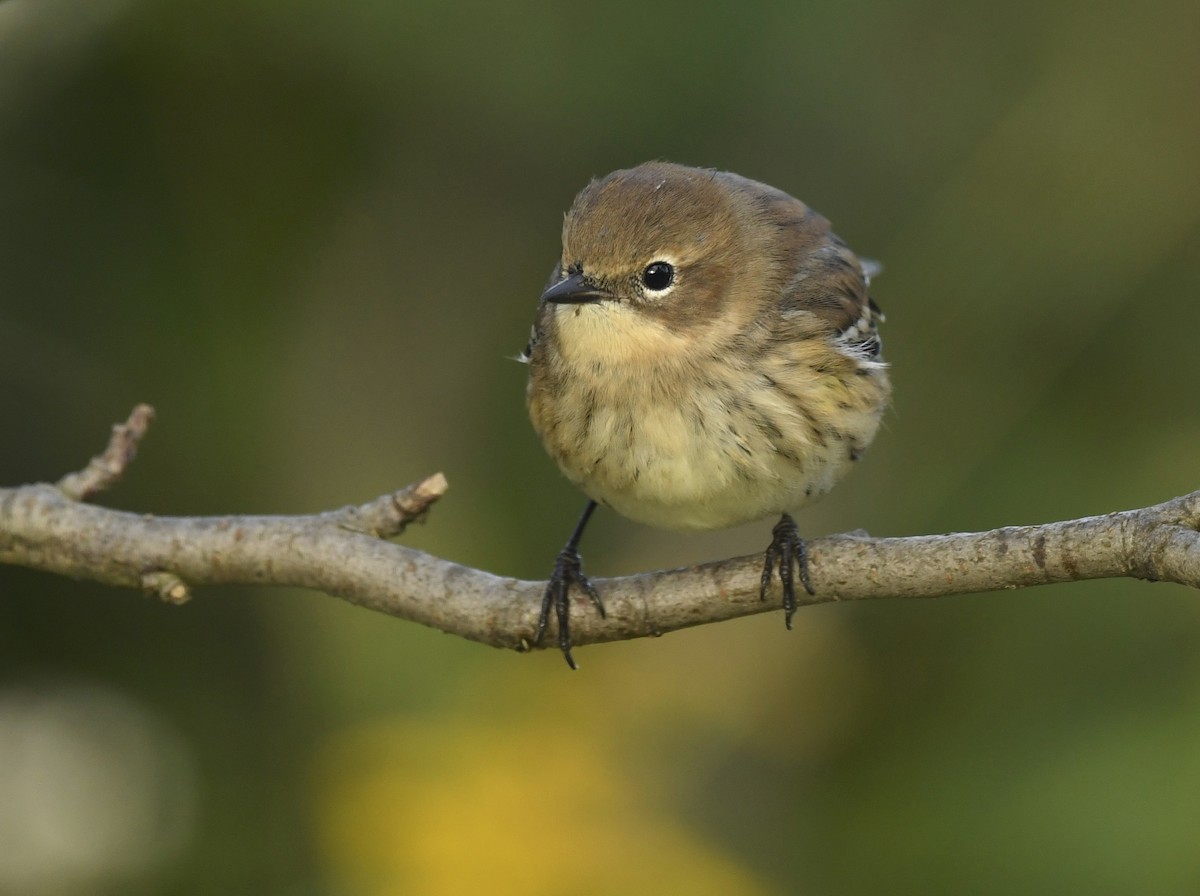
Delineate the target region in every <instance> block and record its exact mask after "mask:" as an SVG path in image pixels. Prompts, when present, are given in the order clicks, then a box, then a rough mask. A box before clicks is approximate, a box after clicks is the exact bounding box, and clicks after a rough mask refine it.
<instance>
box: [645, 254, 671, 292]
mask: <svg viewBox="0 0 1200 896" xmlns="http://www.w3.org/2000/svg"><path fill="white" fill-rule="evenodd" d="M674 282H675V267H674V266H673V265H670V264H668V263H667V262H665V261H652V262H651V263H650V264H648V265H646V270H644V271H642V283H644V284H646V289H648V290H650V291H651V292H662V291H663V290H664V289H666V288H667V287H668V286H670V285H671V284H672V283H674Z"/></svg>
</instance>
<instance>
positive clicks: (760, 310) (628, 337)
mask: <svg viewBox="0 0 1200 896" xmlns="http://www.w3.org/2000/svg"><path fill="white" fill-rule="evenodd" d="M877 270H878V266H877V265H876V264H875V263H874V262H870V261H864V260H862V259H860V258H859V257H858V256H857V255H855V253H854V252H853V251H851V249H850V248H849V247H848V246H847V245H846V243H844V242H843V241H842V240H841V239H840V238H839V237H838V236H836V235H835V234H834V233H833V232H832V230H831V229H830V223H829V222H828V221H827V220H826V219H825V218H823V217H822V216H821V215H820V214H818V213H817V212H815V211H813V210H812V209H810V208H809V207H808V206H807V205H805V204H804V203H803V202H801V201H800V200H798V199H795V198H793V197H792V196H790V195H789V194H787V193H785V192H783V191H782V190H778V189H776V188H774V187H771V186H768V185H766V184H764V183H760V182H758V181H754V180H751V179H749V178H746V177H742V176H740V175H738V174H733V173H731V172H726V171H719V170H715V169H708V168H694V167H690V166H686V165H680V164H675V163H671V162H665V161H652V162H647V163H644V164H641V165H637V166H636V167H633V168H628V169H622V170H618V171H614V172H612V173H611V174H608V175H606V176H604V177H600V178H595V179H593V180H592V181H591V182H590V183H589V184H588V185H587V186H586V187H584V189H583V190H581V191H580V192H579V194H578V195H577V196H576V197H575V199H574V201H573V203H572V204H571V206H570V209H569V211H568V212H567V213H566V215H565V216H564V219H563V228H562V253H561V256H560V258H559V260H558V262H557V263H556V264H555V266H554V269H553V271H552V272H551V275H550V278H549V280H548V281H547V283H546V286H545V288H544V290H543V291H542V294H541V299H540V302H539V303H538V307H537V313H536V317H535V321H534V325H533V328H532V333H531V336H530V340H529V344H528V346H527V347H526V349H525V351H524V353H522V355H521V356H520V357H519V359H520V360H522V361H524V362H525V363H527V365H528V382H527V388H526V404H527V406H528V410H529V416H530V419H531V421H532V423H533V427H534V429H535V430H536V432H537V434H538V436H539V437H540V439H541V441H542V444H543V445H544V447H545V449H546V451H547V452H548V453H549V455H550V456H551V457H552V458H553V459H554V461H555V462H556V463H557V465H558V467H559V468H560V469H561V471H562V472H563V473H564V474H565V475H566V477H567V478H568V479H569V480H570V481H571V482H572V483H574V484H575V485H576V486H577V487H578V488H579V489H580V490H581V491H582V492H583V493H584V494H585V495H586V496H587V499H588V501H587V504H586V505H585V507H584V510H583V513H582V514H581V516H580V518H579V521H578V523H577V524H576V527H575V529H574V530H573V532H572V533H571V536H570V538H569V539H568V540H567V543H566V545H565V546H564V547H563V549H562V551H561V552H560V553H559V554H558V556H557V558H556V560H555V564H554V569H553V572H552V574H551V576H550V579H549V581H548V583H547V587H546V590H545V593H544V595H543V598H542V603H541V608H540V614H539V619H538V626H537V630H536V633H535V635H534V641H533V643H534V644H535V645H538V644H540V643H541V642H542V640H543V638H544V636H545V633H546V630H547V628H548V625H549V620H550V613H551V610H552V609H553V611H554V613H555V615H556V617H557V622H558V642H559V643H558V646H559V648H560V649H561V651H562V654H563V656H564V658H565V659H566V662H567V665H569V666H570V667H571V668H572V669H574V668H576V667H577V664H576V662H575V660H574V658H573V656H572V652H571V648H572V643H571V635H570V611H571V603H570V600H571V593H572V591H575V592H577V593H581V594H582V595H583V596H586V597H587V598H588V599H590V601H591V603H592V604H593V605H594V607H595V609H596V611H597V612H598V613H599V615H600V616H601V617H603V616H604V603H603V600H602V599H601V595H600V594H599V592H598V591H597V589H596V588H595V586H594V585H593V584H592V583H591V581H590V580H589V579H588V577H587V576H586V575H585V574H584V572H583V561H582V557H581V555H580V552H579V544H580V540H581V538H582V535H583V532H584V529H585V527H586V526H587V524H588V521H589V519H590V518H591V516H592V513H593V511H595V509H596V507H597V506H600V505H603V506H604V507H608V508H611V509H613V510H615V511H616V512H617V513H619V514H621V515H622V516H625V517H627V518H628V519H631V520H634V521H636V522H639V523H644V524H648V525H650V526H656V527H660V528H666V529H675V530H685V531H686V530H708V529H721V528H726V527H730V526H735V525H739V524H742V523H747V522H750V521H754V520H761V519H765V518H768V517H778V522H777V523H776V524H775V526H774V528H773V529H772V539H771V542H770V544H769V546H768V547H767V549H766V551H765V553H764V561H763V571H762V577H761V584H760V597H761V598H762V599H763V600H765V599H766V598H767V595H768V592H769V590H770V589H771V587H772V583H773V581H774V576H775V572H776V570H777V571H778V574H779V579H780V584H781V588H782V593H783V594H782V596H783V608H784V618H785V623H786V625H787V627H788V628H789V629H790V628H791V627H792V615H793V613H794V612H795V610H796V578H797V577H798V578H799V580H800V583H801V585H802V586H803V587H804V589H805V590H806V591H807V592H808V593H809V594H813V593H815V592H814V591H813V587H812V583H811V579H810V577H809V571H808V555H807V550H806V547H805V543H804V540H803V539H802V538H801V537H800V534H799V531H798V528H797V526H796V523H795V520H794V519H793V518H792V516H791V511H793V510H795V509H797V508H799V507H801V506H802V505H804V504H806V503H808V502H810V501H812V500H814V499H816V498H818V497H820V496H822V495H824V494H825V493H827V492H828V491H829V490H830V489H831V488H832V487H833V485H834V483H836V482H837V481H838V480H839V479H840V478H841V477H842V476H843V475H844V474H845V473H846V472H847V471H848V470H849V469H850V468H851V467H852V466H853V465H854V463H855V462H856V461H857V460H858V459H859V458H860V457H861V456H862V454H863V452H864V451H865V450H866V448H867V446H868V445H869V444H870V443H871V441H872V440H873V438H874V437H875V434H876V431H877V430H878V428H879V424H880V419H881V417H882V415H883V413H884V410H885V408H886V406H887V404H888V403H889V401H890V396H891V385H890V381H889V377H888V368H887V365H886V364H885V362H884V361H883V357H882V343H881V342H880V337H879V329H878V324H879V322H880V321H881V320H882V318H883V315H882V313H881V311H880V309H879V306H878V305H876V303H875V302H874V300H873V299H872V298H871V297H870V295H869V286H870V282H871V277H872V275H873V274H875V273H876V272H877Z"/></svg>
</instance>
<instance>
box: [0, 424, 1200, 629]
mask: <svg viewBox="0 0 1200 896" xmlns="http://www.w3.org/2000/svg"><path fill="white" fill-rule="evenodd" d="M143 407H144V406H143ZM140 410H141V408H139V411H140ZM134 417H136V418H138V420H139V421H140V423H139V424H138V425H136V426H135V425H134V418H131V421H130V423H129V424H127V425H126V429H125V431H123V432H121V433H118V432H116V430H114V436H113V443H114V444H115V443H118V442H119V443H121V445H122V446H124V447H121V448H114V447H113V445H112V444H110V446H109V450H107V451H106V452H105V453H104V454H103V455H101V456H100V458H106V457H109V456H110V455H111V457H110V459H109V460H101V459H98V460H97V461H93V463H92V464H89V466H88V469H87V470H85V471H83V472H82V473H80V474H75V477H78V479H76V478H75V477H67V478H66V479H64V480H63V482H62V483H60V485H59V486H57V487H56V486H52V485H45V484H42V485H29V486H22V487H19V488H11V489H0V562H3V563H12V564H18V565H22V566H28V567H32V568H35V569H42V570H46V571H49V572H55V573H59V574H62V575H69V576H73V577H76V578H82V579H90V580H93V581H97V582H103V583H107V584H110V585H120V586H126V587H133V588H140V589H144V590H147V591H149V592H150V593H153V594H157V595H158V596H160V597H161V598H163V599H164V600H168V601H171V602H174V603H180V602H183V601H185V600H187V598H188V596H189V593H190V589H191V588H194V587H195V586H199V585H221V584H252V585H286V586H298V587H304V588H313V589H317V590H320V591H324V592H327V593H329V594H332V595H336V596H338V597H342V598H344V599H346V600H348V601H351V602H353V603H355V604H359V605H361V606H364V607H369V608H371V609H374V610H379V611H381V612H384V613H389V614H391V615H394V616H399V617H401V618H404V619H408V620H411V621H414V622H419V623H421V624H423V625H428V626H431V627H433V628H436V629H440V630H441V631H445V632H450V633H453V634H457V635H461V636H462V637H465V638H470V639H471V640H474V641H480V642H482V643H485V644H491V645H493V646H497V647H509V648H516V649H526V648H528V646H529V644H528V641H529V639H530V638H531V636H532V634H533V631H534V629H535V627H536V623H537V616H538V608H539V606H540V601H541V595H542V592H543V590H544V587H545V584H544V583H542V582H529V581H522V580H518V579H510V578H501V577H499V576H494V575H491V574H490V573H487V572H483V571H481V570H477V569H470V568H467V567H464V566H459V565H457V564H455V563H451V562H449V561H447V560H442V559H440V558H438V557H433V556H430V555H429V554H425V553H422V552H421V551H416V550H413V549H411V548H407V547H403V546H401V545H397V544H391V543H388V542H385V541H382V540H380V539H381V538H386V537H391V536H393V535H396V534H398V533H400V532H402V531H403V529H404V527H405V526H406V525H407V524H408V523H409V522H411V521H413V520H415V519H419V518H421V517H422V516H423V515H424V514H425V513H426V512H427V511H428V509H429V507H430V506H431V505H432V504H433V503H434V502H435V501H436V500H437V499H438V498H439V497H440V496H441V495H442V494H443V493H444V492H445V490H446V480H445V478H444V477H443V476H442V475H441V474H440V473H439V474H435V475H433V476H430V477H428V478H426V479H424V480H421V481H419V482H417V483H414V484H413V485H410V486H409V487H407V488H405V489H402V490H400V491H398V492H396V493H394V494H391V495H385V496H383V497H381V498H377V499H375V500H374V501H371V502H369V503H367V504H363V505H361V506H357V507H347V508H343V509H341V510H335V511H330V512H327V513H321V514H316V515H312V516H287V517H284V516H228V517H155V516H148V515H141V514H133V513H126V512H122V511H116V510H109V509H105V508H100V507H92V506H89V505H86V504H83V503H80V501H79V500H77V498H78V497H80V496H84V495H88V494H92V493H94V492H95V491H96V490H97V488H102V487H104V486H105V485H107V484H108V483H110V482H111V481H113V479H114V478H115V476H117V475H119V474H120V471H121V469H123V468H124V466H125V465H126V464H127V463H128V460H129V458H130V457H132V445H136V442H137V439H138V438H140V436H141V434H142V433H143V432H144V430H145V425H146V423H147V422H148V421H149V409H148V408H146V409H145V411H144V412H142V413H141V415H140V416H139V413H138V411H135V414H134ZM118 429H121V428H119V427H118ZM112 458H115V460H114V459H112ZM93 467H95V468H97V469H98V470H99V472H97V473H89V471H91V470H92V469H93ZM79 480H82V481H83V484H82V485H80V482H79ZM97 483H99V485H97ZM1198 529H1200V491H1198V492H1193V493H1192V494H1190V495H1184V496H1183V497H1180V498H1175V499H1174V500H1171V501H1167V502H1166V503H1163V504H1158V505H1155V506H1153V507H1146V508H1143V509H1140V510H1129V511H1122V512H1118V513H1110V514H1105V515H1103V516H1095V517H1088V518H1085V519H1078V520H1069V521H1065V522H1057V523H1047V524H1044V525H1038V526H1018V527H1010V528H1004V529H997V530H994V531H991V532H979V533H966V534H963V533H959V534H951V535H929V536H918V537H911V538H870V537H867V536H863V535H857V534H855V535H840V536H832V537H828V538H818V539H813V540H811V541H809V542H808V548H809V565H810V571H811V574H812V582H813V585H814V588H815V590H816V595H815V596H807V595H801V597H802V598H804V600H803V601H802V602H803V603H808V604H813V603H822V602H826V601H833V600H865V599H876V598H926V597H941V596H946V595H951V594H966V593H972V592H979V591H991V590H997V589H1005V588H1022V587H1026V586H1029V585H1043V584H1050V583H1053V582H1067V581H1078V580H1083V579H1098V578H1113V577H1122V576H1126V577H1132V578H1138V579H1145V580H1149V581H1170V582H1176V583H1179V584H1182V585H1188V586H1191V587H1193V588H1200V532H1198V531H1197V530H1198ZM761 564H762V559H761V557H759V556H757V555H755V556H750V557H739V558H735V559H731V560H722V561H718V562H714V563H706V564H703V565H701V566H696V567H691V568H688V569H677V570H671V571H664V572H654V573H647V574H644V575H637V576H628V577H625V578H618V579H606V580H605V579H602V580H597V582H596V584H597V586H598V587H599V588H600V590H601V592H602V593H603V594H604V599H605V606H606V608H607V610H608V617H607V619H600V618H599V617H598V616H597V615H596V614H595V613H593V612H590V611H589V610H588V609H587V608H586V607H584V606H580V612H578V613H575V614H573V615H572V622H571V630H572V637H573V639H574V641H575V642H576V643H577V644H586V643H590V642H597V641H612V640H622V639H629V638H637V637H644V636H648V635H658V634H662V633H664V632H668V631H673V630H675V629H679V628H684V627H687V626H692V625H701V624H704V623H708V622H718V621H721V620H724V619H730V618H733V617H736V616H746V615H750V614H753V613H761V612H764V611H767V610H773V609H776V604H775V603H774V602H773V601H767V602H765V603H764V602H762V601H760V600H759V597H758V580H759V573H760V571H761ZM585 600H586V598H585ZM547 643H554V639H553V638H548V639H547Z"/></svg>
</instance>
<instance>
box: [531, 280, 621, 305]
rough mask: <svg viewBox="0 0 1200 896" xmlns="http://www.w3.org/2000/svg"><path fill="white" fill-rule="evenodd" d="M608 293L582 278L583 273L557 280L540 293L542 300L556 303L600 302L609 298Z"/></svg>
mask: <svg viewBox="0 0 1200 896" xmlns="http://www.w3.org/2000/svg"><path fill="white" fill-rule="evenodd" d="M610 298H612V296H610V295H609V294H608V293H606V292H605V291H604V290H602V289H600V288H599V287H596V286H593V285H592V284H590V283H588V282H587V280H585V279H584V277H583V274H572V275H571V276H570V277H568V278H567V279H566V280H559V281H558V282H557V283H555V284H554V285H553V286H551V287H548V288H547V289H546V291H545V292H544V293H542V301H543V302H554V303H555V304H557V305H578V304H581V303H584V302H601V301H603V300H604V299H610Z"/></svg>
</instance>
